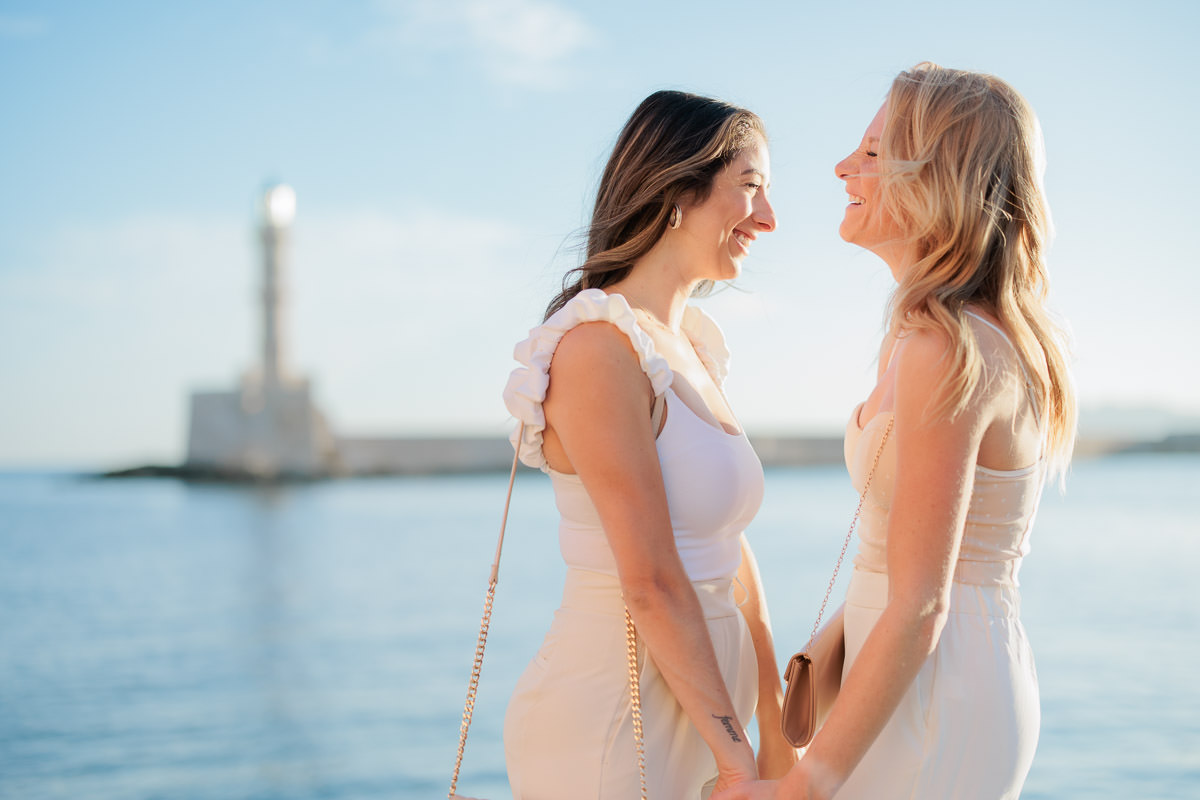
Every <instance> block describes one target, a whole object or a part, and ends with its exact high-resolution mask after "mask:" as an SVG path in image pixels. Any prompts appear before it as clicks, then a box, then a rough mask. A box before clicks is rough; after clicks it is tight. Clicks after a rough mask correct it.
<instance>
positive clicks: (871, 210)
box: [834, 103, 904, 272]
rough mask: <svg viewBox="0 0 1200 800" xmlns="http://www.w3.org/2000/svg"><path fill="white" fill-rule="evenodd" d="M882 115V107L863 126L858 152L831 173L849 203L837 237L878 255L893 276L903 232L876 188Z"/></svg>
mask: <svg viewBox="0 0 1200 800" xmlns="http://www.w3.org/2000/svg"><path fill="white" fill-rule="evenodd" d="M886 115H887V104H886V103H885V104H884V105H883V106H881V107H880V109H879V112H878V113H877V114H876V115H875V118H874V119H873V120H871V124H870V125H868V126H867V130H866V133H864V134H863V138H862V142H861V143H860V144H859V146H858V149H857V150H855V151H854V152H853V153H851V154H850V155H848V156H846V157H845V158H843V159H842V160H841V161H839V162H838V164H837V166H836V167H834V171H835V172H836V173H837V176H838V177H839V178H841V179H842V180H843V181H845V182H846V194H847V195H849V199H850V202H849V204H848V205H847V206H846V212H845V215H844V216H843V218H842V224H841V226H840V227H839V228H838V233H839V234H841V237H842V238H843V239H844V240H846V241H847V242H850V243H851V244H856V245H858V246H859V247H863V248H865V249H867V250H870V251H871V252H873V253H875V254H876V255H878V256H879V257H880V258H882V259H883V260H884V261H886V262H888V265H889V266H891V267H892V270H893V272H895V271H896V267H897V264H896V263H893V262H895V261H897V260H898V259H900V258H901V257H902V251H903V249H904V248H903V246H902V244H901V242H900V240H901V239H902V237H903V235H904V232H903V231H902V230H900V227H899V226H898V225H897V224H896V222H895V220H894V219H893V218H892V215H891V214H890V213H888V211H887V209H886V208H884V207H883V202H882V193H881V192H880V186H879V173H880V168H879V141H880V139H882V138H883V124H884V119H885V117H886Z"/></svg>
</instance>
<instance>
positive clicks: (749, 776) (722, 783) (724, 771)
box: [713, 754, 758, 797]
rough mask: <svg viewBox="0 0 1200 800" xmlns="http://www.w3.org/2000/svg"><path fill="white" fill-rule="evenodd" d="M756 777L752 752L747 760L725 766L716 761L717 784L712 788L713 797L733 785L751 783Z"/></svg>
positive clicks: (747, 784)
mask: <svg viewBox="0 0 1200 800" xmlns="http://www.w3.org/2000/svg"><path fill="white" fill-rule="evenodd" d="M757 778H758V772H757V770H756V769H755V767H754V759H753V754H752V755H751V758H750V760H749V761H748V762H746V761H739V762H737V763H734V764H729V765H725V766H722V765H721V764H720V763H718V764H717V785H716V786H715V787H714V788H713V797H716V795H717V793H719V792H721V791H723V790H726V789H730V788H732V787H735V786H749V785H752V784H753V783H755V782H756V781H757ZM735 796H736V795H735Z"/></svg>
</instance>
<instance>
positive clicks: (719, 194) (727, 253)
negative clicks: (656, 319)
mask: <svg viewBox="0 0 1200 800" xmlns="http://www.w3.org/2000/svg"><path fill="white" fill-rule="evenodd" d="M770 175H771V161H770V156H769V154H768V152H767V145H766V142H765V141H763V138H762V137H761V136H759V135H757V134H756V135H754V137H753V141H752V142H750V143H749V144H748V145H747V146H746V147H745V148H744V149H743V150H742V151H741V152H740V153H739V154H738V155H737V157H735V158H734V159H733V161H731V162H730V163H729V164H728V165H727V166H726V167H725V168H724V169H722V170H721V171H720V172H718V173H717V175H716V177H714V178H713V183H712V190H711V191H710V192H709V195H708V197H707V198H705V199H704V200H703V201H702V202H700V203H696V204H691V205H686V206H683V207H682V210H683V221H682V224H681V225H680V226H679V229H678V230H677V231H671V233H673V234H677V235H678V238H680V239H686V240H687V241H688V244H689V245H690V246H689V250H691V251H692V252H691V254H690V260H691V262H692V264H693V266H694V268H695V270H696V274H695V275H694V276H693V277H695V278H696V279H700V280H718V281H723V280H729V279H731V278H736V277H737V276H738V275H739V274H741V269H742V261H743V259H745V257H746V256H747V255H749V253H750V246H751V244H752V243H753V242H754V240H755V238H757V236H758V234H760V233H767V232H769V231H773V230H775V210H774V209H773V208H772V207H771V202H770V200H768V199H767V190H768V188H769V187H770Z"/></svg>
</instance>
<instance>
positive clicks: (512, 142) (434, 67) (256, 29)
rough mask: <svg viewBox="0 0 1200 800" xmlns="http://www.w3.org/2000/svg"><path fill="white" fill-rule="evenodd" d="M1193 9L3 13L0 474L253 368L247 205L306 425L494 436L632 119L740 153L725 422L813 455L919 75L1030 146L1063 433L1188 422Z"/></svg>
mask: <svg viewBox="0 0 1200 800" xmlns="http://www.w3.org/2000/svg"><path fill="white" fill-rule="evenodd" d="M1198 9H1200V6H1198V5H1197V4H1195V3H1191V2H1154V1H1151V2H1142V3H1138V4H1130V3H1117V2H1103V1H1101V2H1086V3H1085V2H1052V1H1046V0H1043V2H1032V3H1031V2H1023V1H1019V2H1009V3H1005V4H1001V5H996V4H967V3H961V2H940V1H937V0H935V1H934V2H927V3H923V4H921V5H920V6H918V7H912V6H902V5H900V4H885V3H879V2H855V3H847V4H833V3H828V4H822V5H820V6H819V7H814V6H813V5H812V4H808V3H758V4H754V5H752V6H745V5H741V6H739V5H731V4H727V3H720V4H718V3H707V2H695V3H661V4H650V3H641V2H625V1H624V0H621V1H618V2H603V3H600V2H597V3H565V2H555V1H554V0H496V1H494V2H481V1H478V2H464V1H463V0H442V2H399V1H394V2H385V1H384V0H378V1H376V2H365V1H363V2H355V1H349V2H337V3H335V2H261V3H245V2H205V3H199V2H181V3H150V2H144V3H143V2H120V1H118V2H112V3H105V4H84V3H59V2H20V0H4V1H3V2H0V108H2V109H3V119H4V124H3V125H0V342H2V344H0V374H2V375H3V376H4V383H5V391H4V392H3V393H0V463H3V464H9V465H21V464H29V465H33V464H81V465H113V464H124V463H132V462H137V461H143V460H156V461H162V460H167V461H170V460H174V459H177V458H179V457H180V456H181V455H182V446H183V441H184V433H185V429H186V409H187V406H186V393H187V392H188V391H189V390H191V389H194V388H222V387H226V386H230V385H232V383H233V382H234V380H235V379H236V377H237V376H238V375H240V374H241V373H242V372H244V371H246V370H247V369H249V368H250V367H251V366H252V362H253V354H254V352H255V351H254V347H255V341H256V339H255V337H256V333H257V329H256V321H257V318H256V315H255V312H254V296H255V292H256V291H257V284H258V276H257V258H258V255H257V251H256V249H255V244H254V224H255V213H256V211H255V202H256V199H257V196H258V194H259V192H260V190H261V188H262V186H263V185H264V183H265V182H266V181H270V180H282V181H286V182H288V183H290V184H291V185H292V186H293V187H294V188H295V190H296V193H297V197H298V212H297V216H296V221H295V226H294V241H295V251H294V258H293V263H292V267H291V275H290V282H291V290H290V291H291V300H290V305H289V316H288V328H287V330H288V335H289V361H290V363H291V365H292V367H293V369H294V370H295V371H296V372H299V373H302V374H306V375H308V376H310V377H311V378H312V379H313V380H314V383H315V386H316V392H317V396H318V398H319V400H320V402H321V404H322V405H323V406H324V408H325V409H326V411H327V413H328V415H329V416H330V417H331V418H332V421H333V423H334V425H335V426H336V427H337V428H338V429H339V430H342V431H348V432H354V433H371V432H377V433H421V432H469V433H483V434H489V433H496V434H498V433H500V432H502V431H504V430H505V429H506V428H507V426H508V418H507V415H506V412H505V411H504V408H503V405H502V403H501V401H500V397H499V392H500V389H501V388H502V386H503V384H504V380H505V377H506V375H507V373H508V371H509V369H510V368H511V366H512V362H511V349H512V345H513V343H514V342H515V341H516V340H518V339H520V338H522V337H523V336H524V334H525V332H526V330H527V329H528V328H529V327H531V326H532V325H533V324H534V323H535V322H536V321H537V320H538V319H539V318H540V310H541V309H542V307H543V306H544V304H545V302H546V300H547V299H548V297H549V296H550V295H551V294H552V293H553V291H554V289H555V286H556V285H557V283H558V281H559V279H560V276H561V274H562V272H563V271H564V270H565V269H567V268H568V267H570V266H573V265H574V255H575V254H574V251H573V250H572V246H573V244H574V243H575V242H576V241H577V240H576V239H575V238H574V237H573V235H572V234H573V233H574V232H576V231H577V230H578V229H579V227H580V226H581V225H582V224H583V223H584V222H585V221H586V218H587V211H588V208H589V205H590V202H591V196H592V193H593V192H594V189H595V183H596V180H597V178H598V175H599V172H600V170H601V168H602V166H603V162H604V158H605V157H606V155H607V151H608V149H609V148H610V146H611V144H612V141H613V139H614V137H615V135H616V133H617V131H618V129H619V128H620V126H621V124H622V123H623V122H624V120H625V118H626V117H627V116H628V114H629V113H630V112H631V111H632V109H633V108H634V107H635V106H636V105H637V103H638V102H639V101H640V100H641V98H642V97H644V96H645V95H646V94H648V93H649V92H651V91H654V90H656V89H660V88H679V89H686V90H689V91H696V92H701V93H705V94H710V95H715V96H719V97H722V98H725V99H727V100H730V101H732V102H735V103H738V104H741V105H745V106H747V107H749V108H751V109H753V110H755V111H756V112H758V113H759V114H760V115H761V116H762V117H763V118H764V120H765V121H766V124H767V127H768V130H769V132H770V135H771V148H772V163H773V172H774V174H773V176H772V183H773V190H772V191H773V201H774V203H775V206H776V210H777V214H778V216H779V221H780V224H779V230H778V231H777V232H776V233H773V234H771V235H769V236H764V237H763V238H762V239H760V241H759V242H758V243H756V245H755V252H754V254H753V255H752V257H751V259H750V260H749V261H748V262H747V265H746V271H745V274H744V275H743V277H742V278H741V279H740V280H739V282H738V287H737V288H736V289H731V290H727V291H724V292H723V293H721V294H719V295H717V296H715V297H712V298H709V299H707V300H704V301H702V304H703V306H704V307H705V308H706V309H707V310H708V311H709V312H710V313H712V314H713V315H714V316H715V317H717V319H718V321H719V322H720V323H721V324H722V326H723V327H724V328H725V331H726V334H727V336H728V338H729V340H730V344H731V347H732V349H733V353H734V363H733V373H732V375H731V377H730V383H729V386H728V389H729V394H730V396H731V400H732V402H733V404H734V406H735V408H736V410H737V411H738V412H739V414H740V416H741V419H742V422H743V424H744V425H745V426H746V427H747V428H748V429H750V430H751V431H796V432H835V431H837V430H840V428H841V426H842V423H843V421H844V419H845V417H846V415H847V414H848V413H849V409H850V408H851V407H852V406H853V405H854V403H855V402H857V400H858V399H860V398H861V397H862V396H863V395H864V394H865V393H866V392H867V391H868V390H869V388H870V385H871V382H872V377H873V360H874V354H875V349H876V344H877V340H878V336H879V333H880V322H881V309H882V307H883V304H884V302H885V300H886V297H887V293H888V291H889V290H890V288H891V283H890V276H889V275H888V273H887V270H886V268H885V267H884V266H883V264H882V262H880V261H878V260H877V259H875V258H874V257H873V256H871V255H869V254H866V253H863V252H860V251H857V250H856V249H855V248H853V247H851V246H849V245H846V244H844V243H842V242H841V241H840V240H839V239H838V237H837V224H838V221H839V220H840V217H841V214H842V209H843V207H844V194H843V191H842V186H841V183H840V181H837V180H835V179H834V177H833V164H834V163H835V162H836V161H837V160H838V159H839V158H841V157H842V156H843V155H844V154H845V153H847V152H849V151H850V150H851V149H853V147H854V146H855V145H856V143H857V141H858V139H859V137H860V136H861V133H862V130H863V128H865V126H866V124H867V123H868V122H869V121H870V119H871V117H872V115H873V114H874V111H875V109H876V108H877V107H878V105H879V102H880V101H881V99H882V97H883V95H884V93H885V92H886V89H887V87H888V85H889V83H890V80H891V77H892V76H893V75H894V74H895V73H896V72H897V71H899V70H901V69H903V68H906V67H908V66H911V65H912V64H914V63H916V62H918V61H921V60H925V59H929V60H933V61H937V62H939V63H942V64H945V65H947V66H954V67H963V68H968V69H977V70H981V71H986V72H993V73H995V74H998V75H1000V76H1001V77H1004V78H1005V79H1007V80H1009V81H1010V82H1011V83H1013V84H1014V85H1015V86H1016V87H1017V88H1018V89H1019V90H1020V91H1022V92H1023V93H1024V94H1025V95H1026V97H1027V98H1028V99H1029V100H1030V102H1031V103H1032V104H1033V106H1034V108H1035V109H1036V110H1037V111H1038V113H1039V116H1040V118H1041V121H1042V125H1043V128H1044V130H1045V134H1046V142H1047V150H1048V154H1049V169H1048V173H1047V186H1048V191H1049V195H1050V201H1051V205H1052V208H1053V211H1054V216H1055V223H1056V227H1057V239H1056V241H1055V244H1054V247H1053V249H1052V251H1051V273H1052V280H1053V284H1052V295H1053V304H1054V306H1055V308H1056V309H1057V310H1058V311H1059V312H1061V313H1062V315H1063V316H1064V317H1065V318H1066V319H1067V320H1068V321H1069V322H1070V324H1071V327H1072V329H1073V333H1074V336H1075V352H1076V359H1077V360H1076V375H1077V380H1078V384H1079V390H1080V395H1081V399H1082V401H1083V402H1084V404H1085V406H1086V407H1088V408H1100V407H1112V406H1121V407H1126V406H1128V407H1133V406H1161V407H1163V408H1166V409H1169V410H1171V411H1174V412H1176V413H1179V414H1185V415H1192V416H1195V415H1200V377H1198V370H1197V366H1200V360H1198V359H1197V357H1196V342H1198V341H1200V314H1197V313H1196V310H1195V306H1196V301H1197V298H1198V297H1200V269H1198V267H1200V263H1198V259H1197V257H1196V253H1195V248H1194V245H1193V241H1192V240H1193V239H1194V237H1195V233H1196V231H1197V225H1196V223H1195V222H1194V217H1195V211H1194V208H1193V206H1194V201H1193V200H1192V196H1193V195H1194V194H1195V187H1196V186H1197V185H1198V183H1200V180H1198V179H1200V167H1198V166H1197V164H1198V162H1197V159H1196V158H1195V156H1194V155H1193V154H1192V152H1191V151H1192V148H1191V145H1190V141H1191V139H1192V138H1193V136H1194V131H1195V130H1196V129H1197V123H1198V121H1200V120H1198V117H1200V111H1198V108H1200V103H1198V102H1197V101H1198V100H1200V97H1198V96H1197V95H1198V94H1200V92H1198V91H1197V88H1196V80H1197V75H1198V74H1200V70H1198V67H1200V58H1198V57H1197V54H1196V50H1197V48H1196V45H1195V43H1196V41H1197V40H1198V37H1200V24H1198V23H1200V11H1198ZM1085 421H1086V418H1085Z"/></svg>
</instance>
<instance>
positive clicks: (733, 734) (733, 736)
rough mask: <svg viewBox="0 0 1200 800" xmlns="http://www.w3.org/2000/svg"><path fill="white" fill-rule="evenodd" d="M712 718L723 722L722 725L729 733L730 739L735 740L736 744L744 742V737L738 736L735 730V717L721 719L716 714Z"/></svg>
mask: <svg viewBox="0 0 1200 800" xmlns="http://www.w3.org/2000/svg"><path fill="white" fill-rule="evenodd" d="M712 718H713V719H718V720H720V721H721V724H722V725H724V726H725V730H726V731H727V732H728V733H729V738H730V739H733V740H734V741H735V742H740V741H741V740H742V737H740V736H738V732H737V731H736V730H734V727H733V717H719V716H717V715H716V714H713V715H712Z"/></svg>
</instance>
